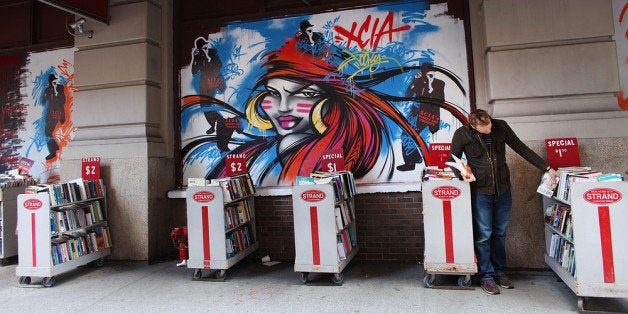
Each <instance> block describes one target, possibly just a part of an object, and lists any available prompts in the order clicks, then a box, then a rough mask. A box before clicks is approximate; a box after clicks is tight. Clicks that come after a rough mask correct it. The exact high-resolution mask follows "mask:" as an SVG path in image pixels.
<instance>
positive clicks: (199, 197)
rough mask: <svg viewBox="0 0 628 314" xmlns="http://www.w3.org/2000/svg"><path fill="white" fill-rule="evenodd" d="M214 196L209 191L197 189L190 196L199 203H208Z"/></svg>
mask: <svg viewBox="0 0 628 314" xmlns="http://www.w3.org/2000/svg"><path fill="white" fill-rule="evenodd" d="M215 197H216V196H215V195H214V193H212V192H209V191H199V192H196V193H194V195H192V198H193V199H194V200H195V201H197V202H199V203H209V202H211V201H213V200H214V198H215Z"/></svg>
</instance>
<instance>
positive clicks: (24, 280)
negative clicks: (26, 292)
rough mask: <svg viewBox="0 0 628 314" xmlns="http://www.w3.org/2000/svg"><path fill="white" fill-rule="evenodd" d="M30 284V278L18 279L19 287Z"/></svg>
mask: <svg viewBox="0 0 628 314" xmlns="http://www.w3.org/2000/svg"><path fill="white" fill-rule="evenodd" d="M30 283H31V277H28V276H21V277H20V284H21V285H28V284H30Z"/></svg>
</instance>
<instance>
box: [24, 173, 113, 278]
mask: <svg viewBox="0 0 628 314" xmlns="http://www.w3.org/2000/svg"><path fill="white" fill-rule="evenodd" d="M101 182H102V181H101ZM99 185H100V186H101V192H100V193H99V196H94V195H91V196H87V197H84V198H82V199H81V200H78V201H72V202H59V203H58V205H51V197H50V196H49V193H47V192H44V193H35V194H20V195H18V197H17V207H18V226H19V228H18V266H17V267H16V269H15V273H16V275H17V276H19V283H20V284H30V283H31V277H43V280H42V285H43V286H44V287H52V286H53V285H54V284H55V276H57V275H60V274H63V273H66V272H69V271H72V270H74V269H76V268H77V267H79V266H83V265H86V264H90V263H91V264H93V265H95V266H97V267H101V266H103V265H104V258H105V257H106V256H108V255H110V254H111V236H110V233H109V230H108V229H109V228H108V224H107V220H106V217H107V216H106V206H105V191H104V189H105V187H104V185H102V184H99ZM96 208H99V209H100V211H98V212H96V211H95V210H96ZM81 210H83V213H88V214H87V215H88V218H84V217H85V216H83V215H80V218H78V217H79V215H78V214H70V213H78V211H81ZM90 210H91V212H90ZM92 217H93V218H92ZM57 219H60V220H57ZM57 222H58V224H57ZM63 224H65V226H61V227H58V226H59V225H63ZM53 226H54V227H53ZM57 228H59V229H57ZM55 229H56V230H55Z"/></svg>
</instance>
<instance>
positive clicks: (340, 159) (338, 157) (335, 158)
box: [321, 148, 345, 172]
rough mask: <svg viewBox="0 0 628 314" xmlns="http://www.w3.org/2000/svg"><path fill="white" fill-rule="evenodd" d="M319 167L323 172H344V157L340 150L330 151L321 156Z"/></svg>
mask: <svg viewBox="0 0 628 314" xmlns="http://www.w3.org/2000/svg"><path fill="white" fill-rule="evenodd" d="M321 165H322V167H323V169H322V170H323V171H325V172H336V171H344V170H345V157H344V155H343V153H342V149H340V148H338V149H332V150H329V151H326V152H324V153H323V154H322V155H321Z"/></svg>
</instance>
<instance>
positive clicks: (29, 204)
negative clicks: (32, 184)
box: [24, 198, 44, 210]
mask: <svg viewBox="0 0 628 314" xmlns="http://www.w3.org/2000/svg"><path fill="white" fill-rule="evenodd" d="M43 205H44V203H42V202H41V201H40V200H38V199H36V198H29V199H27V200H25V201H24V208H26V209H28V210H38V209H40V208H41V207H42V206H43Z"/></svg>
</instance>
